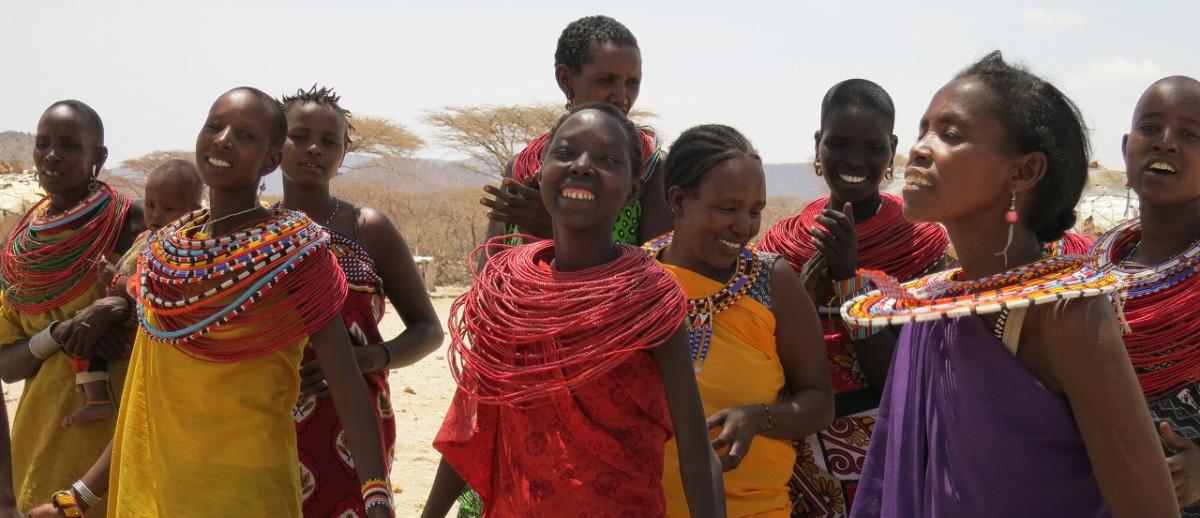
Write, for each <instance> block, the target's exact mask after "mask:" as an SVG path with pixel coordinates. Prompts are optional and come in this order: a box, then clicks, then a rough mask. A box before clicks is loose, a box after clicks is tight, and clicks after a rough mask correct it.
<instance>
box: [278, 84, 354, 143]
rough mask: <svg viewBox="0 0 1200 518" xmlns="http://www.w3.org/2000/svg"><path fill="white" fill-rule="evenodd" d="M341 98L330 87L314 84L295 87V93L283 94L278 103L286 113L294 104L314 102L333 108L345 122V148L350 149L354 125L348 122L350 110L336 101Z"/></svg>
mask: <svg viewBox="0 0 1200 518" xmlns="http://www.w3.org/2000/svg"><path fill="white" fill-rule="evenodd" d="M341 100H342V96H340V95H338V94H337V92H334V91H333V88H332V87H324V86H323V87H321V88H319V89H318V88H317V85H316V84H313V85H312V88H309V89H308V90H305V89H303V88H298V89H296V93H295V95H284V96H283V98H282V99H281V101H280V103H281V104H282V105H283V113H284V114H285V115H286V114H287V111H288V109H290V108H291V107H292V105H294V104H306V103H316V104H319V105H321V106H328V107H330V108H333V111H335V112H337V114H338V115H341V116H342V120H343V121H345V122H346V135H345V142H346V149H350V132H351V131H354V125H353V124H350V117H351V115H350V110H347V109H345V108H342V106H341V105H340V104H338V101H341Z"/></svg>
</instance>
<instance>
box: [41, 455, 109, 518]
mask: <svg viewBox="0 0 1200 518" xmlns="http://www.w3.org/2000/svg"><path fill="white" fill-rule="evenodd" d="M112 453H113V443H112V441H111V440H110V441H108V446H106V447H105V448H104V453H101V454H100V458H98V459H96V462H95V463H93V464H92V467H91V468H88V470H87V473H84V474H83V477H81V478H80V479H79V480H80V482H83V485H84V487H87V489H88V490H89V491H91V492H92V494H94V495H96V496H97V497H101V498H102V497H104V495H105V493H108V473H109V470H110V469H111V468H112ZM63 490H70V491H71V493H72V494H74V495H75V501H76V502H77V503H78V504H79V507H80V509H82V510H83V511H84V512H85V513H86V512H87V511H88V509H89V506H88V505H87V503H86V502H84V500H83V497H82V496H80V495H79V493H77V492H76V491H75V490H74V488H68V487H64V488H63ZM27 516H31V517H34V518H41V517H51V516H55V517H57V516H62V513H60V512H59V511H58V510H57V509H55V508H54V504H51V503H45V504H42V505H39V506H37V507H35V508H33V509H30V510H29V513H28V515H27Z"/></svg>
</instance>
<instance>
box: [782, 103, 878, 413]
mask: <svg viewBox="0 0 1200 518" xmlns="http://www.w3.org/2000/svg"><path fill="white" fill-rule="evenodd" d="M892 122H893V121H892V120H891V119H890V118H889V117H887V116H886V115H884V114H882V113H880V112H878V111H876V110H873V109H871V108H867V107H862V106H839V107H835V108H833V109H831V110H830V111H829V114H828V115H827V116H826V117H825V121H824V127H822V128H821V130H819V131H817V132H816V133H815V134H814V135H813V139H814V141H815V145H816V159H815V160H814V162H813V166H814V168H815V169H816V172H817V175H818V176H820V177H821V178H822V179H824V180H825V184H826V185H827V186H829V205H828V206H827V207H826V209H825V211H824V212H823V213H822V214H821V215H820V216H817V223H820V225H821V226H822V227H824V228H813V229H811V234H812V236H811V237H810V239H811V240H812V243H813V245H814V246H816V248H817V255H816V256H814V257H813V258H812V259H810V260H809V261H808V262H807V263H805V265H804V270H803V272H802V275H801V281H802V283H803V284H804V286H805V287H806V288H807V290H808V293H809V296H810V297H812V300H815V301H821V302H823V301H827V300H829V299H830V298H831V297H832V295H833V284H832V281H838V280H845V279H849V278H851V277H854V275H855V272H857V271H858V266H859V265H858V236H857V232H856V230H855V225H856V224H857V222H860V221H867V220H869V219H871V218H873V217H875V214H876V213H877V212H878V211H879V206H880V204H881V203H882V202H883V200H882V198H881V196H880V194H879V185H880V183H881V182H882V181H883V179H884V177H885V176H886V175H888V174H890V173H891V172H892V157H894V156H895V155H896V142H897V140H896V135H894V134H892ZM895 347H896V335H895V333H894V332H893V331H892V330H890V329H884V330H882V331H880V332H878V333H875V334H873V335H871V336H869V337H867V338H865V339H862V340H855V341H854V355H855V357H856V358H858V364H859V368H861V369H862V373H863V376H865V377H866V378H867V382H868V383H869V384H870V386H871V389H872V390H874V391H876V392H877V393H880V392H882V391H883V387H884V384H885V382H886V381H887V373H888V367H889V366H890V365H891V363H892V352H893V350H895Z"/></svg>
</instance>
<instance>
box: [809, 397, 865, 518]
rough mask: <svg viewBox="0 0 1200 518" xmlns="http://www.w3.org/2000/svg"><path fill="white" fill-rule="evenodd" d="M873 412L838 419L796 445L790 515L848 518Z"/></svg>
mask: <svg viewBox="0 0 1200 518" xmlns="http://www.w3.org/2000/svg"><path fill="white" fill-rule="evenodd" d="M876 411H877V410H876V409H871V410H868V411H865V412H861V413H859V414H856V415H853V416H845V417H837V418H835V419H834V420H833V423H832V424H830V425H829V427H828V428H826V429H824V430H822V431H820V432H818V433H816V434H814V435H810V436H808V437H806V438H805V439H804V440H803V441H800V442H799V443H797V444H798V445H799V449H800V452H799V457H798V458H797V461H796V470H795V471H794V472H793V473H792V482H791V490H792V493H791V496H792V516H803V517H806V518H807V517H813V518H815V517H824V516H847V515H848V514H849V510H850V502H852V501H853V500H854V494H855V492H856V491H857V490H858V478H859V476H861V474H862V470H863V465H864V464H865V463H866V459H867V445H868V441H869V440H870V439H871V434H872V433H873V432H874V431H875V413H876Z"/></svg>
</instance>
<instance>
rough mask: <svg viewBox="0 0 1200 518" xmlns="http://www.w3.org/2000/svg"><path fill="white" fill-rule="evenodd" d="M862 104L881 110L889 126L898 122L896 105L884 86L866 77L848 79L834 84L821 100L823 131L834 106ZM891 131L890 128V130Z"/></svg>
mask: <svg viewBox="0 0 1200 518" xmlns="http://www.w3.org/2000/svg"><path fill="white" fill-rule="evenodd" d="M850 106H860V107H863V108H870V109H871V110H874V111H877V112H879V114H880V115H883V116H884V117H885V118H886V119H887V125H888V128H892V127H893V126H895V124H896V106H895V105H894V104H892V96H890V95H888V93H887V91H886V90H884V89H883V87H881V86H879V85H877V84H875V83H873V82H871V81H868V80H866V79H847V80H845V81H842V82H840V83H838V84H836V85H833V86H832V87H831V88H830V89H829V91H827V92H825V98H824V99H822V100H821V131H822V132H824V131H825V121H826V120H827V119H828V118H829V112H831V111H833V109H834V108H846V107H850ZM889 131H890V130H889Z"/></svg>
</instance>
